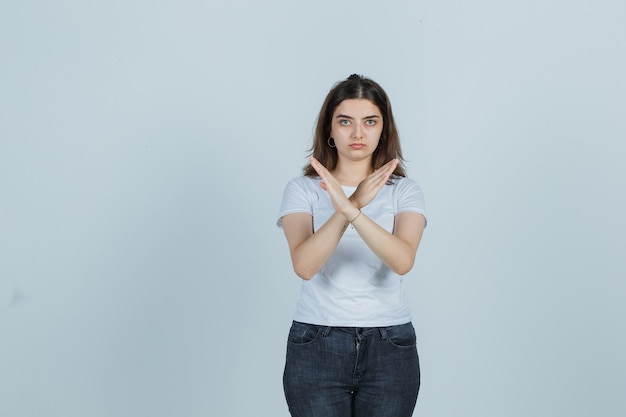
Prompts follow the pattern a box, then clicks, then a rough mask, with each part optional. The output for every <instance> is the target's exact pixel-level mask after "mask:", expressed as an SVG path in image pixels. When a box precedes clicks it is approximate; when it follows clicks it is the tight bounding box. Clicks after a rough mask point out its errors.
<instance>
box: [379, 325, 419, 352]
mask: <svg viewBox="0 0 626 417" xmlns="http://www.w3.org/2000/svg"><path fill="white" fill-rule="evenodd" d="M385 332H386V333H387V340H388V341H389V343H391V344H392V345H394V346H397V347H402V348H404V347H415V344H416V343H417V337H416V336H415V329H414V328H413V325H412V324H411V323H406V324H400V325H398V326H390V327H385Z"/></svg>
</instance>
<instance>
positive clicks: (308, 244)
mask: <svg viewBox="0 0 626 417" xmlns="http://www.w3.org/2000/svg"><path fill="white" fill-rule="evenodd" d="M282 226H283V231H284V232H285V237H286V238H287V243H288V245H289V253H290V255H291V262H292V264H293V270H294V271H295V272H296V274H297V275H298V276H299V277H300V278H302V279H305V280H309V279H311V278H313V276H314V275H315V274H316V273H317V271H319V270H320V268H321V267H322V265H324V263H326V261H327V260H328V258H329V257H330V255H332V253H333V251H334V250H335V248H336V247H337V244H338V243H339V240H340V239H341V236H342V235H343V232H344V231H345V230H346V227H347V226H348V222H347V221H346V219H345V217H344V216H343V215H341V214H340V213H338V212H335V213H333V215H332V216H331V217H330V218H329V219H328V221H327V222H326V223H324V225H323V226H322V227H320V228H319V229H318V230H317V231H316V232H315V233H313V218H312V217H311V215H310V214H308V213H293V214H287V215H286V216H284V217H283V218H282Z"/></svg>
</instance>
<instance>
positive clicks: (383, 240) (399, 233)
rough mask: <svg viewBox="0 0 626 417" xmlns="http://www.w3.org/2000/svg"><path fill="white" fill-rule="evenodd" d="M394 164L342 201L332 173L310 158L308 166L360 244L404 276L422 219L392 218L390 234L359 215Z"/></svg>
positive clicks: (412, 257)
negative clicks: (363, 243) (359, 238)
mask: <svg viewBox="0 0 626 417" xmlns="http://www.w3.org/2000/svg"><path fill="white" fill-rule="evenodd" d="M397 164H398V161H397V160H392V161H389V162H388V163H387V164H385V165H383V166H382V167H381V168H379V169H377V170H376V171H375V172H374V173H372V174H371V175H369V176H368V177H367V178H365V179H364V180H363V181H362V182H361V183H360V184H359V186H358V187H357V189H356V191H355V192H354V194H352V195H351V196H350V198H346V196H345V194H344V193H343V190H342V188H341V185H340V184H339V183H338V182H337V181H336V180H335V178H333V176H332V174H331V173H330V172H329V171H328V170H327V169H326V168H325V167H324V166H323V165H322V164H320V163H319V162H318V161H317V160H315V159H314V158H312V159H311V166H313V168H315V170H316V171H317V173H318V174H319V175H320V177H321V178H322V181H323V183H322V186H323V188H324V189H325V190H326V191H327V192H328V194H329V195H330V198H331V200H332V202H333V206H334V207H335V210H337V211H338V212H340V213H342V214H343V215H344V217H345V218H346V219H349V220H351V221H352V225H353V226H354V228H355V229H356V231H357V232H358V233H359V235H360V236H361V238H362V239H363V241H364V242H365V243H366V244H367V246H369V248H370V249H371V250H372V251H373V252H374V253H375V254H376V256H378V257H379V258H380V260H381V261H382V262H383V263H384V264H385V265H387V266H388V267H389V268H390V269H391V270H392V271H394V272H395V273H397V274H400V275H404V274H406V273H407V272H409V271H410V270H411V268H413V264H414V262H415V254H416V252H417V247H418V246H419V242H420V240H421V238H422V233H423V231H424V226H425V224H426V219H425V218H424V216H422V215H421V214H418V213H408V212H405V213H399V214H398V215H396V217H395V225H394V230H393V233H390V232H388V231H387V230H385V229H384V228H382V227H381V226H379V225H378V224H377V223H376V222H374V221H373V220H372V219H370V218H368V217H367V216H366V215H364V214H362V213H361V212H360V209H361V208H362V207H365V206H367V205H368V204H369V203H370V202H371V201H372V200H373V199H374V198H375V197H376V195H378V192H379V191H380V190H381V189H382V187H384V186H385V184H386V183H387V181H388V180H389V177H390V176H391V174H392V173H393V171H394V169H395V168H396V166H397Z"/></svg>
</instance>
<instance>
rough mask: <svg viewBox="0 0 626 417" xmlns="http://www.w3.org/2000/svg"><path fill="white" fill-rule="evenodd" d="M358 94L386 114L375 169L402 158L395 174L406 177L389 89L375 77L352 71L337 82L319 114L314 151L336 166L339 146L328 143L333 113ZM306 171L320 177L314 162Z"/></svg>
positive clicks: (314, 137)
mask: <svg viewBox="0 0 626 417" xmlns="http://www.w3.org/2000/svg"><path fill="white" fill-rule="evenodd" d="M357 98H362V99H367V100H369V101H371V102H372V103H374V104H375V105H376V107H378V110H379V111H380V113H381V114H382V116H383V131H382V133H381V135H380V142H379V145H378V148H377V149H376V150H375V151H374V153H373V155H372V169H378V168H380V167H381V166H383V165H384V164H385V163H387V162H389V161H391V160H392V159H394V158H398V166H397V167H396V169H395V171H394V172H393V175H395V176H399V177H405V176H406V173H405V172H404V167H403V162H404V159H403V158H402V151H401V150H400V138H399V136H398V130H397V128H396V123H395V122H394V120H393V113H392V111H391V103H390V102H389V98H388V97H387V93H385V90H383V89H382V87H381V86H380V85H378V83H376V82H375V81H373V80H370V79H368V78H365V77H364V76H362V75H358V74H352V75H351V76H349V77H348V78H346V79H345V80H343V81H340V82H338V83H337V84H335V85H334V86H333V88H332V89H331V90H330V91H329V93H328V95H327V96H326V99H325V100H324V104H322V108H321V109H320V114H319V116H318V118H317V125H316V127H315V135H314V136H313V146H312V147H311V149H309V151H311V155H312V156H313V157H315V159H317V160H318V161H320V162H321V163H322V165H324V166H325V167H326V168H328V169H329V170H331V171H332V170H333V169H335V167H336V166H337V160H338V157H337V149H336V148H331V147H330V146H329V145H328V138H329V137H330V129H331V123H332V117H333V114H334V113H335V109H336V108H337V107H338V106H339V105H340V104H341V102H342V101H344V100H350V99H357ZM304 175H306V176H310V177H316V176H317V173H316V172H315V170H314V169H313V167H312V166H311V164H308V165H307V166H305V167H304Z"/></svg>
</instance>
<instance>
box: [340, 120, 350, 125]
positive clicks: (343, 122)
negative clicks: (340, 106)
mask: <svg viewBox="0 0 626 417" xmlns="http://www.w3.org/2000/svg"><path fill="white" fill-rule="evenodd" d="M339 124H340V125H341V126H349V125H350V120H347V119H341V120H339Z"/></svg>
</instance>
